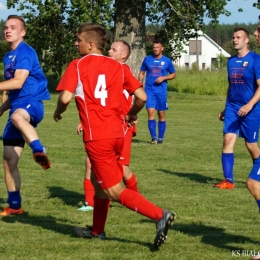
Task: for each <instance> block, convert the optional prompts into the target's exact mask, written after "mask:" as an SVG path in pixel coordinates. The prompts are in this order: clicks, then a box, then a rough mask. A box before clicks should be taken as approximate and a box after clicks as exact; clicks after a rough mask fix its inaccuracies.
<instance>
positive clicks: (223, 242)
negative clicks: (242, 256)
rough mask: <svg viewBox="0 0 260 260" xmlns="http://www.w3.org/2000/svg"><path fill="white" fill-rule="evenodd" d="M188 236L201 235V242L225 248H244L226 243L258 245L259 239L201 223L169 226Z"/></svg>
mask: <svg viewBox="0 0 260 260" xmlns="http://www.w3.org/2000/svg"><path fill="white" fill-rule="evenodd" d="M171 228H172V229H174V230H177V231H179V232H181V233H184V234H187V235H188V236H192V237H197V236H201V242H202V243H203V244H207V245H211V246H215V247H218V248H222V249H227V250H230V251H232V250H244V248H239V247H238V246H230V245H228V244H240V245H241V244H248V243H252V244H256V245H257V248H258V247H259V241H254V240H252V239H250V238H249V237H246V236H241V235H234V234H228V233H226V231H225V229H223V228H219V227H213V226H205V225H203V224H196V223H194V224H175V225H173V227H171Z"/></svg>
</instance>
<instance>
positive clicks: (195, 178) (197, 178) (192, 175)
mask: <svg viewBox="0 0 260 260" xmlns="http://www.w3.org/2000/svg"><path fill="white" fill-rule="evenodd" d="M157 170H158V171H161V172H164V173H167V174H173V175H176V176H178V177H182V178H188V179H190V180H191V181H196V182H198V183H204V184H209V183H212V182H215V181H216V178H212V177H208V176H203V175H201V174H198V173H182V172H172V171H168V170H163V169H157ZM221 180H222V179H221ZM221 180H219V181H221ZM236 183H242V184H245V182H242V181H236Z"/></svg>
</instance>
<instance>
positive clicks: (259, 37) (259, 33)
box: [254, 15, 260, 47]
mask: <svg viewBox="0 0 260 260" xmlns="http://www.w3.org/2000/svg"><path fill="white" fill-rule="evenodd" d="M258 19H259V22H258V25H257V28H256V30H255V31H254V36H255V38H256V42H257V46H258V47H260V15H259V16H258Z"/></svg>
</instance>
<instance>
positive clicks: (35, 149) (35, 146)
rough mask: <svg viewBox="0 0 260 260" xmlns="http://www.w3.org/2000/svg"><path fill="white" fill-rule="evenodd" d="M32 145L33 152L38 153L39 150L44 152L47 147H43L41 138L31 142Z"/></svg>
mask: <svg viewBox="0 0 260 260" xmlns="http://www.w3.org/2000/svg"><path fill="white" fill-rule="evenodd" d="M30 147H31V148H32V152H33V153H37V152H40V153H41V152H44V151H45V149H44V147H43V145H42V144H41V142H40V140H39V139H38V140H34V141H32V142H31V143H30Z"/></svg>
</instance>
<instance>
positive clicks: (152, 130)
mask: <svg viewBox="0 0 260 260" xmlns="http://www.w3.org/2000/svg"><path fill="white" fill-rule="evenodd" d="M148 128H149V131H150V135H151V137H152V138H157V134H156V120H155V119H153V120H148Z"/></svg>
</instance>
